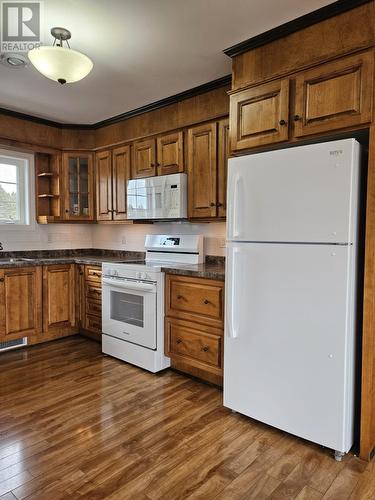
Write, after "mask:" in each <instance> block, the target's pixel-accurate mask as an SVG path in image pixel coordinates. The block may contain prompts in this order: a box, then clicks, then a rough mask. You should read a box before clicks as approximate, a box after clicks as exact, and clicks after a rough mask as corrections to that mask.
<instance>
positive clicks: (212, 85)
mask: <svg viewBox="0 0 375 500" xmlns="http://www.w3.org/2000/svg"><path fill="white" fill-rule="evenodd" d="M231 81H232V76H231V75H226V76H223V77H221V78H217V79H216V80H213V81H211V82H208V83H204V84H203V85H198V86H197V87H194V88H192V89H189V90H185V91H184V92H180V93H178V94H174V95H172V96H169V97H166V98H164V99H160V100H159V101H155V102H152V103H150V104H146V105H145V106H140V107H139V108H136V109H133V110H131V111H126V112H125V113H121V114H120V115H116V116H113V117H112V118H107V119H106V120H102V121H100V122H97V123H93V124H80V123H77V124H75V123H60V122H56V121H53V120H47V119H45V118H40V117H38V116H34V115H29V114H26V113H20V112H18V111H12V110H10V109H6V108H0V115H5V116H11V117H13V118H19V119H20V120H28V121H30V122H34V123H39V124H41V125H47V126H49V127H57V128H60V129H75V130H96V129H98V128H101V127H105V126H107V125H113V124H114V123H119V122H122V121H124V120H128V119H129V118H132V117H134V116H138V115H142V114H144V113H148V112H150V111H155V110H156V109H160V108H164V107H165V106H169V105H170V104H175V103H177V102H180V101H183V100H185V99H189V98H190V97H195V96H197V95H200V94H204V93H206V92H209V91H210V90H215V89H217V88H220V87H224V86H225V85H229V84H230V83H231Z"/></svg>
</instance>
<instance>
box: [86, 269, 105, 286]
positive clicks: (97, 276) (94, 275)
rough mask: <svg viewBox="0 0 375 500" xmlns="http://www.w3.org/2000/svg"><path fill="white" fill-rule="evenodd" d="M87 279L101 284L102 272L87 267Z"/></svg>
mask: <svg viewBox="0 0 375 500" xmlns="http://www.w3.org/2000/svg"><path fill="white" fill-rule="evenodd" d="M85 279H86V280H87V281H94V282H95V283H101V281H102V270H101V269H100V268H99V267H90V266H85Z"/></svg>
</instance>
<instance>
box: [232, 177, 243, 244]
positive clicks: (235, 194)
mask: <svg viewBox="0 0 375 500" xmlns="http://www.w3.org/2000/svg"><path fill="white" fill-rule="evenodd" d="M241 181H242V178H241V176H240V175H239V174H237V175H236V177H235V179H234V191H233V200H234V207H233V238H234V239H236V238H238V237H239V236H240V230H239V227H238V223H239V217H240V216H241V214H240V210H239V205H240V201H241V200H240V189H241Z"/></svg>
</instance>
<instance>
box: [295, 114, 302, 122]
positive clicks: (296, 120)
mask: <svg viewBox="0 0 375 500" xmlns="http://www.w3.org/2000/svg"><path fill="white" fill-rule="evenodd" d="M299 120H302V116H300V115H294V121H295V122H298V121H299Z"/></svg>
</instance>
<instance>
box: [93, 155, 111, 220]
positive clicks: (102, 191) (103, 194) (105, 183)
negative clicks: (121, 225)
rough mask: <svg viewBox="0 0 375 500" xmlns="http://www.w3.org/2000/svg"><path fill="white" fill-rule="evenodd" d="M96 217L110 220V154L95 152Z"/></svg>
mask: <svg viewBox="0 0 375 500" xmlns="http://www.w3.org/2000/svg"><path fill="white" fill-rule="evenodd" d="M95 164H96V169H95V173H96V219H97V220H112V155H111V152H110V151H101V152H100V153H96V162H95Z"/></svg>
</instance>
